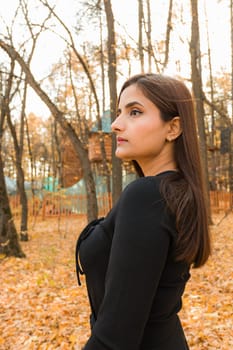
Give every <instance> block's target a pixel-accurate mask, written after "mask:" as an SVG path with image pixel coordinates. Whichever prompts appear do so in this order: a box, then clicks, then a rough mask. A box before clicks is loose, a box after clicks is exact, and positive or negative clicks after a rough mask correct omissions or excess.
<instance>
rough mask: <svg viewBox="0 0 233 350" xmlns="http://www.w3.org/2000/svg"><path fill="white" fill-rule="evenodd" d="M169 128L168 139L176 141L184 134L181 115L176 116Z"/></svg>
mask: <svg viewBox="0 0 233 350" xmlns="http://www.w3.org/2000/svg"><path fill="white" fill-rule="evenodd" d="M168 123H169V128H168V133H167V138H166V139H167V141H169V142H170V141H174V140H175V139H177V137H179V136H180V135H181V134H182V128H181V123H180V117H178V116H177V117H174V118H173V119H172V120H170V121H169V122H168Z"/></svg>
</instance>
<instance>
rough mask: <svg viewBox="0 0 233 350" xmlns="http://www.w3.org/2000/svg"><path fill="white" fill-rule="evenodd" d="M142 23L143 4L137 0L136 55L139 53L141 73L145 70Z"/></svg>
mask: <svg viewBox="0 0 233 350" xmlns="http://www.w3.org/2000/svg"><path fill="white" fill-rule="evenodd" d="M143 22H144V13H143V2H142V0H138V53H139V60H140V64H141V72H142V73H143V72H144V70H145V68H144V52H143V35H142V28H143Z"/></svg>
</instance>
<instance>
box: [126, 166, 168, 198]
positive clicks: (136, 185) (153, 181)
mask: <svg viewBox="0 0 233 350" xmlns="http://www.w3.org/2000/svg"><path fill="white" fill-rule="evenodd" d="M171 173H172V172H171V171H165V172H162V173H160V174H158V175H155V176H145V177H139V178H137V179H136V180H133V181H132V182H130V183H129V184H128V185H127V186H126V187H125V189H124V192H127V193H128V192H131V191H132V192H135V191H136V192H139V193H140V192H143V193H145V191H146V190H148V191H149V192H150V193H151V191H152V193H154V194H155V193H158V194H160V189H159V185H160V182H161V180H162V179H164V177H166V176H168V175H170V174H171Z"/></svg>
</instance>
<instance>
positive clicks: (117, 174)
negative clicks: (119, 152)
mask: <svg viewBox="0 0 233 350" xmlns="http://www.w3.org/2000/svg"><path fill="white" fill-rule="evenodd" d="M104 8H105V14H106V19H107V28H108V81H109V91H110V113H111V120H112V121H113V120H114V119H115V118H116V108H117V74H116V72H117V69H116V67H117V60H116V39H115V26H114V16H113V12H112V5H111V1H110V0H104ZM115 148H116V138H115V136H114V135H113V137H112V202H113V204H114V203H115V202H116V201H117V200H118V198H119V195H120V193H121V191H122V169H121V161H120V160H119V159H118V158H116V157H115Z"/></svg>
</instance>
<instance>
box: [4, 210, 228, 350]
mask: <svg viewBox="0 0 233 350" xmlns="http://www.w3.org/2000/svg"><path fill="white" fill-rule="evenodd" d="M85 224H86V221H85V218H64V219H62V220H59V219H47V220H46V221H38V222H36V223H32V222H31V223H30V233H29V236H30V237H29V238H30V240H29V241H28V242H25V243H21V245H22V248H23V251H24V252H25V254H26V258H23V259H19V258H13V257H11V258H4V257H3V256H0V350H53V349H57V350H58V349H59V350H80V349H81V347H82V346H83V345H84V344H85V341H86V340H87V338H88V335H89V306H88V301H87V294H86V289H85V282H84V279H83V278H82V286H81V287H79V286H78V285H77V279H76V271H75V261H74V251H75V244H76V240H77V237H78V233H79V232H80V230H81V229H82V228H83V227H84V226H85ZM211 231H212V240H213V253H212V256H211V258H210V259H209V261H208V263H207V264H206V265H205V266H204V267H202V268H200V269H193V270H192V277H191V280H190V281H189V283H188V285H187V287H186V291H185V294H184V298H183V309H182V311H181V313H180V317H181V320H182V324H183V326H184V330H185V333H186V337H187V339H188V342H189V345H190V350H207V349H208V350H217V349H221V350H231V349H233V306H232V297H233V258H232V253H233V214H232V213H231V214H229V215H227V216H226V217H224V214H219V215H215V216H214V225H212V227H211Z"/></svg>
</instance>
